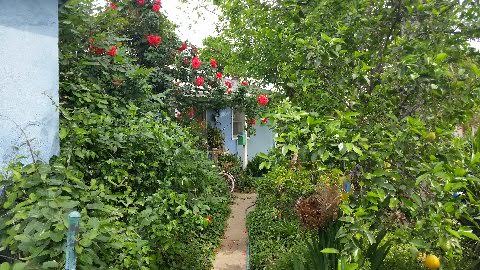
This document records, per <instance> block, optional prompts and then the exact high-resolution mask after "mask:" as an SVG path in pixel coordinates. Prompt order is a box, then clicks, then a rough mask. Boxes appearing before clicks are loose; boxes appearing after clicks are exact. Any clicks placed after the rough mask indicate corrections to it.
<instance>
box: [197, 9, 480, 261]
mask: <svg viewBox="0 0 480 270" xmlns="http://www.w3.org/2000/svg"><path fill="white" fill-rule="evenodd" d="M216 3H217V5H218V7H219V8H220V10H221V11H222V12H223V15H224V17H223V20H222V26H223V32H222V34H221V35H220V36H218V37H212V38H209V39H207V40H206V44H207V45H208V46H207V48H205V50H204V54H205V55H208V54H216V55H217V58H218V59H219V60H220V61H222V62H223V63H225V70H226V71H228V72H232V73H236V74H239V75H242V76H251V77H253V78H256V79H258V80H263V81H264V82H269V83H273V84H275V85H276V86H277V87H278V88H280V89H282V90H283V92H284V93H285V94H286V95H287V96H288V97H289V101H285V102H283V103H282V102H279V103H278V104H279V106H277V107H276V108H275V109H273V110H272V111H271V113H270V114H269V118H270V119H271V120H272V123H273V127H274V128H275V129H276V131H277V133H278V138H277V146H278V149H277V150H276V151H274V152H273V154H272V156H270V157H269V158H268V157H266V158H268V159H267V160H266V161H265V162H264V163H263V165H262V166H267V167H268V166H272V167H293V168H295V170H307V171H310V173H311V174H312V176H311V178H312V185H318V184H319V183H320V184H321V183H322V181H319V180H318V179H319V178H318V177H319V174H320V175H330V176H332V175H333V176H335V177H334V178H336V179H337V181H338V182H339V185H340V186H343V185H344V184H345V185H346V187H347V188H346V189H345V191H348V192H350V193H351V195H350V196H347V195H345V196H344V199H343V201H342V204H341V205H340V208H341V210H342V215H343V216H342V217H341V218H340V221H341V222H342V228H341V229H340V231H339V232H338V234H337V240H338V241H339V242H341V243H342V246H341V249H342V252H343V254H344V256H346V257H347V258H349V259H348V260H349V261H350V262H355V263H357V266H359V267H367V265H368V264H369V263H371V262H372V260H373V259H372V258H371V257H369V255H368V254H367V251H368V250H370V249H369V247H371V246H372V245H373V244H374V243H375V242H377V241H379V240H378V239H376V236H378V235H381V232H382V231H383V230H387V231H388V232H389V234H388V235H389V236H388V237H391V238H395V239H396V240H395V241H394V242H396V243H397V245H398V246H401V245H404V244H406V245H407V246H408V247H411V248H413V249H418V250H423V251H429V252H435V253H437V254H442V255H443V256H445V257H446V258H453V257H455V256H461V255H459V254H462V252H463V251H465V252H467V253H468V252H469V251H470V250H472V248H471V242H470V241H473V242H474V243H475V242H477V241H478V234H479V233H480V230H479V229H480V227H479V220H478V216H477V215H476V214H475V212H478V209H479V208H478V207H479V203H478V200H477V199H475V197H477V196H478V193H479V182H478V170H477V168H476V167H477V166H478V157H477V156H476V154H475V153H476V152H475V151H474V150H472V141H474V139H473V138H470V137H469V136H467V137H466V138H463V139H462V138H458V137H455V136H453V135H452V134H453V131H454V129H455V128H456V127H458V126H460V125H462V124H465V123H468V122H469V121H470V120H471V119H473V117H474V115H475V114H477V113H478V105H479V94H480V91H479V90H480V80H479V76H480V69H479V67H480V55H479V53H478V51H475V50H474V49H473V48H471V47H470V46H469V43H468V41H469V40H470V39H471V38H478V37H479V35H480V31H479V28H478V25H480V21H479V16H478V15H479V12H480V6H479V5H478V3H477V2H476V1H416V0H412V1H363V0H358V1H336V0H318V1H317V0H314V1H290V0H285V1H257V2H255V1H243V0H231V1H216ZM295 164H297V165H295ZM274 177H276V178H275V179H280V178H278V176H276V175H275V176H274ZM272 181H274V183H276V182H275V180H272ZM279 190H281V187H279ZM459 194H461V195H459ZM265 196H268V194H267V195H265ZM275 196H276V197H278V198H282V197H281V196H280V195H278V194H277V195H275ZM275 196H272V198H273V199H274V198H276V197H275ZM274 207H279V206H278V205H277V206H275V205H274ZM292 209H293V208H292V207H291V210H292ZM259 211H260V210H259ZM257 218H258V217H257ZM407 236H408V237H407ZM469 239H470V240H469ZM393 250H396V249H395V248H394V249H393ZM369 261H370V262H369ZM263 263H264V262H263ZM448 267H451V268H452V269H455V267H456V266H455V263H452V264H450V265H449V266H448ZM449 269H450V268H449Z"/></svg>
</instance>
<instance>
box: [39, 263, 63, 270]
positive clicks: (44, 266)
mask: <svg viewBox="0 0 480 270" xmlns="http://www.w3.org/2000/svg"><path fill="white" fill-rule="evenodd" d="M55 267H59V264H58V263H57V262H56V261H48V262H44V263H43V264H42V268H46V269H48V268H55Z"/></svg>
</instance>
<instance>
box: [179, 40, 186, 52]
mask: <svg viewBox="0 0 480 270" xmlns="http://www.w3.org/2000/svg"><path fill="white" fill-rule="evenodd" d="M186 49H187V43H186V42H185V41H184V42H182V45H181V46H180V48H178V51H179V52H183V51H185V50H186Z"/></svg>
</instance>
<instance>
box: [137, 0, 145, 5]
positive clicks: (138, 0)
mask: <svg viewBox="0 0 480 270" xmlns="http://www.w3.org/2000/svg"><path fill="white" fill-rule="evenodd" d="M137 4H138V5H139V6H143V5H145V0H137Z"/></svg>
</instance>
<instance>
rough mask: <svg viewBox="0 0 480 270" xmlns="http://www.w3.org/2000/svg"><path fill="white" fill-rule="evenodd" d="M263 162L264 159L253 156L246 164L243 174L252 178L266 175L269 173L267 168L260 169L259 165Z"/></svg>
mask: <svg viewBox="0 0 480 270" xmlns="http://www.w3.org/2000/svg"><path fill="white" fill-rule="evenodd" d="M263 161H264V158H262V157H261V156H258V155H257V156H255V157H254V158H253V159H252V160H250V161H249V162H248V164H247V168H246V169H245V173H246V174H247V175H250V176H252V177H262V176H264V175H265V174H266V173H268V172H269V170H268V169H267V168H261V169H260V164H262V162H263Z"/></svg>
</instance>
